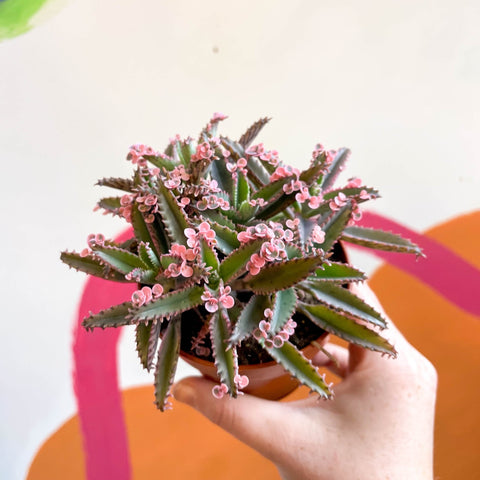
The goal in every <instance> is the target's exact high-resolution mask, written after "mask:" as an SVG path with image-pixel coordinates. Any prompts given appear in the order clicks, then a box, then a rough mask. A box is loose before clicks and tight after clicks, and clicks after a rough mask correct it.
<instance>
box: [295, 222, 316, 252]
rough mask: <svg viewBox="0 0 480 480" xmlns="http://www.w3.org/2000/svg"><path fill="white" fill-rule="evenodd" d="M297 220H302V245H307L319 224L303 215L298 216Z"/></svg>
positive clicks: (299, 229) (299, 225)
mask: <svg viewBox="0 0 480 480" xmlns="http://www.w3.org/2000/svg"><path fill="white" fill-rule="evenodd" d="M297 218H298V219H299V220H300V223H299V224H298V233H299V237H300V242H301V243H302V245H306V244H307V243H308V240H309V238H310V235H311V234H312V232H313V229H314V228H315V225H317V222H316V221H315V220H313V219H310V218H305V217H303V216H302V215H300V216H298V217H297Z"/></svg>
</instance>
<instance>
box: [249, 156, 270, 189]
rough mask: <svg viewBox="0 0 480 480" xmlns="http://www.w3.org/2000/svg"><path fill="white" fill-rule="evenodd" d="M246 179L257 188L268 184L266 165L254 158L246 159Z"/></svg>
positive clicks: (268, 174)
mask: <svg viewBox="0 0 480 480" xmlns="http://www.w3.org/2000/svg"><path fill="white" fill-rule="evenodd" d="M247 169H248V178H249V179H250V180H251V181H252V182H253V184H254V185H256V186H257V187H261V186H262V185H267V184H268V183H270V172H269V171H268V169H267V167H266V165H265V164H264V163H263V162H261V161H260V160H259V159H258V158H256V157H249V158H248V159H247Z"/></svg>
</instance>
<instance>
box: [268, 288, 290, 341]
mask: <svg viewBox="0 0 480 480" xmlns="http://www.w3.org/2000/svg"><path fill="white" fill-rule="evenodd" d="M296 305H297V295H296V294H295V289H294V288H288V289H287V290H281V291H279V292H277V293H276V294H275V301H274V303H273V309H272V310H273V316H272V319H271V320H270V324H271V331H272V334H276V333H278V332H279V331H280V330H281V329H282V328H283V327H284V326H285V324H286V323H287V322H288V320H289V319H290V318H292V315H293V314H294V313H295V307H296Z"/></svg>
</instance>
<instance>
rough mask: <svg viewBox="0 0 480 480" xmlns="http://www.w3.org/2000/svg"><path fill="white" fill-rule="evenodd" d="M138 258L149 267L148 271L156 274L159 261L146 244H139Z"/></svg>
mask: <svg viewBox="0 0 480 480" xmlns="http://www.w3.org/2000/svg"><path fill="white" fill-rule="evenodd" d="M138 256H139V257H140V259H141V260H142V261H143V262H144V263H145V264H146V265H147V266H148V267H149V269H150V270H154V271H155V272H158V270H159V269H160V260H159V259H158V258H157V256H156V255H155V252H154V251H153V250H152V249H151V248H150V246H149V245H148V244H146V243H143V242H141V243H140V244H139V245H138Z"/></svg>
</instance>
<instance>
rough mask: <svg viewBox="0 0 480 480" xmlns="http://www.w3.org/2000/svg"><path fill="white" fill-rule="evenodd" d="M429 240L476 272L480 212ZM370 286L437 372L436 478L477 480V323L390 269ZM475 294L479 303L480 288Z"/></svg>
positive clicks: (479, 440) (479, 419) (440, 230)
mask: <svg viewBox="0 0 480 480" xmlns="http://www.w3.org/2000/svg"><path fill="white" fill-rule="evenodd" d="M428 236H430V237H432V238H434V239H436V240H438V241H439V242H441V243H443V244H444V245H447V246H451V247H452V250H454V251H455V253H457V254H458V255H459V256H461V257H463V258H464V259H465V260H467V261H468V262H470V263H471V264H472V265H475V266H477V267H478V268H480V250H479V248H478V247H479V246H480V243H479V241H478V238H479V236H480V212H476V213H474V214H470V215H466V216H462V217H459V218H456V219H454V220H452V221H450V222H448V223H445V224H443V225H440V226H438V227H435V228H434V229H432V230H430V231H429V232H428ZM444 274H445V275H448V271H445V272H444ZM370 284H371V286H372V287H373V289H374V290H375V292H376V293H377V295H378V297H379V299H380V301H381V302H382V304H383V305H384V307H385V309H386V310H387V312H388V313H389V315H390V316H391V317H392V319H393V321H394V322H395V323H396V324H397V325H398V327H399V328H400V329H401V330H402V332H403V333H404V334H405V336H406V337H407V339H408V340H409V341H410V342H411V343H412V344H413V345H415V347H416V348H417V349H418V350H420V351H421V352H422V353H423V354H424V355H425V356H426V357H427V358H429V359H430V361H431V362H432V363H433V364H434V365H435V367H436V369H437V372H438V374H439V387H438V399H437V411H436V426H435V478H439V479H445V480H450V479H451V480H456V479H460V478H472V479H473V478H479V472H480V454H479V452H480V413H479V399H480V377H479V367H480V319H479V318H478V317H476V316H473V315H469V314H467V313H465V312H464V311H463V310H460V309H459V308H457V307H455V306H454V305H452V304H451V303H449V302H447V301H446V300H444V299H443V298H442V297H440V296H439V295H437V294H436V293H435V292H434V291H433V290H431V289H430V288H429V287H427V286H425V285H423V284H422V283H420V282H418V281H417V280H415V279H414V278H412V277H410V276H408V275H406V274H404V273H402V272H400V271H399V270H397V269H396V268H394V267H391V266H389V265H384V266H382V267H381V268H380V269H379V270H378V271H377V272H376V273H375V274H374V275H373V277H372V279H371V281H370ZM478 290H479V300H478V301H479V302H480V285H478Z"/></svg>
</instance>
